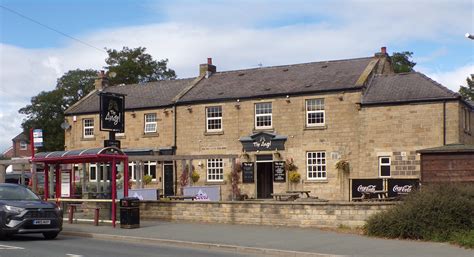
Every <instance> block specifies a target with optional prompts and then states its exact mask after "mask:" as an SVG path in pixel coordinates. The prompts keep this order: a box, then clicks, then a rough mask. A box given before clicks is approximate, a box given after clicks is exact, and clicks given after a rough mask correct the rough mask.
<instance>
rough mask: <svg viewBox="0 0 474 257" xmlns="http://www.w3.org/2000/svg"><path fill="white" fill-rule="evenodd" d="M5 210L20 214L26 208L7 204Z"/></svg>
mask: <svg viewBox="0 0 474 257" xmlns="http://www.w3.org/2000/svg"><path fill="white" fill-rule="evenodd" d="M5 210H7V212H9V213H13V214H20V213H22V212H23V211H24V210H25V209H24V208H20V207H15V206H11V205H5Z"/></svg>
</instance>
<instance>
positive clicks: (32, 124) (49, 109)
mask: <svg viewBox="0 0 474 257" xmlns="http://www.w3.org/2000/svg"><path fill="white" fill-rule="evenodd" d="M96 76H97V72H96V71H94V70H79V69H77V70H72V71H68V72H67V73H65V74H64V75H63V76H62V77H60V78H59V79H58V81H57V85H56V88H55V89H54V90H52V91H49V92H45V91H43V92H41V93H39V94H38V95H37V96H34V97H32V98H31V104H29V105H27V106H25V107H23V108H21V109H20V110H19V111H18V112H19V113H21V114H24V115H26V118H25V119H24V120H23V123H22V127H23V130H24V132H25V134H26V135H29V130H30V128H38V129H43V139H44V140H43V141H44V147H43V150H44V151H59V150H64V130H63V129H62V128H61V123H63V122H64V111H65V110H66V109H67V108H69V107H70V106H71V105H73V104H74V103H75V102H77V101H78V100H79V99H81V98H82V97H84V96H85V95H86V94H88V93H89V92H90V91H91V90H92V89H93V88H94V79H95V77H96Z"/></svg>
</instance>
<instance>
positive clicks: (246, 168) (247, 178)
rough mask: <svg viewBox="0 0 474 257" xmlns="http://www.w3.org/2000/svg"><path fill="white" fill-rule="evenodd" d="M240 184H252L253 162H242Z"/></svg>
mask: <svg viewBox="0 0 474 257" xmlns="http://www.w3.org/2000/svg"><path fill="white" fill-rule="evenodd" d="M242 183H254V164H253V162H242Z"/></svg>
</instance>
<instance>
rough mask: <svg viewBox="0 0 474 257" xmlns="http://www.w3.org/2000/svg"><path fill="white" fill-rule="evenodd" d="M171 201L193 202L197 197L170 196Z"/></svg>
mask: <svg viewBox="0 0 474 257" xmlns="http://www.w3.org/2000/svg"><path fill="white" fill-rule="evenodd" d="M168 198H169V199H170V200H191V201H194V199H196V197H195V196H192V195H173V196H168Z"/></svg>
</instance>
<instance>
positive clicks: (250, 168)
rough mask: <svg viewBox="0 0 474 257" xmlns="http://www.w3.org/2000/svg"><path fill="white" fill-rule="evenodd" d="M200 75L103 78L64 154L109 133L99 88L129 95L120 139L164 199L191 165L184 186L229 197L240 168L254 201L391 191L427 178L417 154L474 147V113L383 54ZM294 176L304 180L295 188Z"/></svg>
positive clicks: (79, 108)
mask: <svg viewBox="0 0 474 257" xmlns="http://www.w3.org/2000/svg"><path fill="white" fill-rule="evenodd" d="M199 71H200V72H199V76H198V77H196V78H189V79H176V80H166V81H158V82H151V83H146V84H143V85H118V86H108V84H107V78H106V77H105V76H104V75H102V76H101V77H99V79H98V80H97V81H96V88H95V90H94V91H93V92H91V93H90V94H89V95H88V96H86V97H84V98H83V99H81V100H80V101H79V102H78V103H76V104H75V105H74V106H72V107H71V108H69V109H68V110H67V111H66V119H67V122H68V123H69V124H70V125H71V127H70V129H68V130H66V133H65V134H66V135H65V137H66V138H65V139H66V140H65V142H66V150H73V149H84V148H96V147H102V146H103V144H104V143H103V141H104V140H105V139H107V138H108V133H106V132H102V131H99V97H98V92H99V91H104V92H114V93H120V94H125V95H126V97H125V99H126V100H125V109H126V113H125V132H124V133H122V134H117V135H116V137H117V139H118V140H120V141H121V147H122V150H123V151H124V152H125V153H127V154H128V155H129V156H130V160H131V162H130V164H129V167H130V171H129V172H130V175H131V178H132V181H133V182H135V186H136V187H140V186H142V183H141V182H140V181H141V180H140V178H142V176H143V174H145V175H146V174H148V175H150V176H151V177H152V182H151V183H150V184H148V185H147V187H151V188H159V189H161V192H162V194H163V195H179V194H181V187H182V186H183V185H184V184H183V183H182V182H183V181H182V176H181V174H182V172H183V170H185V169H186V168H187V169H188V171H190V170H194V171H195V172H196V173H197V174H199V177H200V178H199V180H198V181H196V182H192V181H191V180H188V181H186V183H185V184H186V185H191V184H192V185H195V186H217V187H219V188H220V198H221V199H222V200H229V199H231V198H232V195H233V194H232V183H231V182H230V181H231V180H230V177H229V174H230V173H231V172H232V171H233V170H234V169H237V168H236V167H241V165H244V166H243V169H242V171H240V172H239V183H238V188H239V189H240V192H241V194H245V195H247V196H248V197H249V198H257V199H264V198H271V194H272V193H281V192H285V191H286V190H289V189H297V190H309V191H311V195H314V196H317V197H319V198H323V199H328V200H346V201H347V200H350V199H351V197H355V196H356V194H357V187H359V186H362V187H364V186H365V185H364V183H366V182H367V181H369V182H370V181H371V180H373V181H374V183H376V184H377V183H379V184H377V185H376V186H377V187H379V188H378V189H384V188H385V189H387V188H388V187H390V185H389V184H390V183H391V182H390V181H395V182H396V183H398V182H400V181H403V180H406V181H410V180H413V181H416V180H417V179H419V178H420V157H419V155H418V154H417V152H416V151H418V150H420V149H425V148H431V147H439V146H443V145H449V144H474V135H473V128H474V114H473V112H474V106H473V105H472V104H470V103H469V102H467V101H465V100H463V99H462V98H461V97H460V96H459V95H458V94H456V93H454V92H452V91H450V90H449V89H447V88H445V87H444V86H442V85H440V84H439V83H437V82H435V81H433V80H432V79H430V78H428V77H427V76H425V75H423V74H421V73H419V72H409V73H399V74H395V73H394V72H393V68H392V65H391V59H390V56H389V55H388V54H387V53H386V48H385V47H383V48H382V49H381V52H378V53H376V54H375V55H374V56H373V57H364V58H355V59H346V60H335V61H322V62H312V63H303V64H292V65H282V66H273V67H260V68H254V69H244V70H235V71H224V72H218V71H217V68H216V66H214V65H213V64H212V60H211V59H210V58H209V59H208V61H207V63H206V64H201V65H200V66H199ZM341 163H344V164H346V168H345V169H341V168H340V166H338V164H341ZM99 166H100V165H99ZM290 166H291V168H289V167H290ZM97 167H98V166H97V164H91V165H88V166H87V171H86V172H85V174H86V176H87V179H88V180H89V181H91V182H94V181H97V180H98V179H99V180H100V179H101V176H98V172H99V169H97ZM337 167H339V169H338V168H337ZM289 169H291V171H292V172H293V171H295V172H297V173H299V174H300V180H298V181H297V182H291V181H290V180H289V178H288V174H289ZM357 183H360V185H357Z"/></svg>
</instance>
